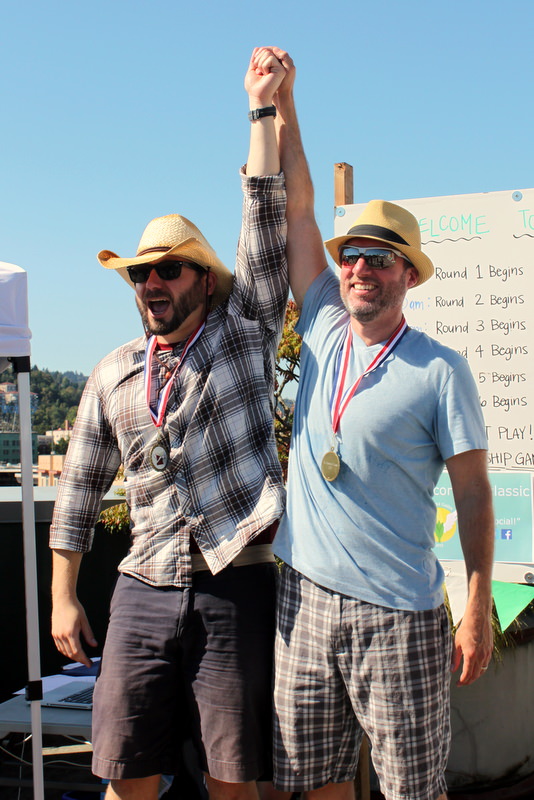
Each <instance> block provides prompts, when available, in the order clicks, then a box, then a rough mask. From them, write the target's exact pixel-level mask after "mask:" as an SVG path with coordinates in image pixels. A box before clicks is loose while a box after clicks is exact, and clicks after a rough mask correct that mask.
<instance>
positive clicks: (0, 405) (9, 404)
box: [0, 383, 39, 414]
mask: <svg viewBox="0 0 534 800" xmlns="http://www.w3.org/2000/svg"><path fill="white" fill-rule="evenodd" d="M38 403H39V398H38V396H37V395H36V394H35V392H30V407H31V410H32V411H35V409H36V408H37V406H38ZM18 413H19V392H18V387H17V384H16V383H0V414H18Z"/></svg>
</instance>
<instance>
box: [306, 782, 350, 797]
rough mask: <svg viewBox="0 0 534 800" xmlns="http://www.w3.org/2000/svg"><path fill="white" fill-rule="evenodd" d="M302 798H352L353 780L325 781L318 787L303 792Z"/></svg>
mask: <svg viewBox="0 0 534 800" xmlns="http://www.w3.org/2000/svg"><path fill="white" fill-rule="evenodd" d="M303 798H304V800H354V798H355V794H354V781H345V782H344V783H327V784H326V786H321V788H320V789H311V790H310V791H309V792H304V794H303Z"/></svg>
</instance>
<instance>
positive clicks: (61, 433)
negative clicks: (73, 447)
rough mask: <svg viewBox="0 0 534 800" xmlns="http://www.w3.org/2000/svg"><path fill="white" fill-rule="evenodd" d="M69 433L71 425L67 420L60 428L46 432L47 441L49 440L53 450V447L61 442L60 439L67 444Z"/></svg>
mask: <svg viewBox="0 0 534 800" xmlns="http://www.w3.org/2000/svg"><path fill="white" fill-rule="evenodd" d="M71 433H72V425H71V424H70V422H69V421H68V420H65V422H64V425H63V427H62V428H57V430H55V431H47V432H46V435H47V437H48V439H49V440H51V442H52V449H53V448H54V445H55V444H57V443H58V442H59V441H61V439H66V440H67V442H68V441H69V439H70V437H71Z"/></svg>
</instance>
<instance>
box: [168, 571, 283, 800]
mask: <svg viewBox="0 0 534 800" xmlns="http://www.w3.org/2000/svg"><path fill="white" fill-rule="evenodd" d="M276 569H277V568H276V565H275V564H274V563H266V564H255V565H250V566H243V567H227V568H226V569H224V570H222V571H221V572H219V573H218V574H217V575H211V573H209V572H207V571H201V572H197V573H195V574H194V577H193V594H194V601H193V602H194V608H193V611H194V613H192V614H191V615H190V618H189V621H188V624H187V628H186V630H185V631H184V634H183V637H182V643H183V651H184V672H185V675H186V677H187V678H188V683H189V685H190V687H191V697H190V701H191V706H192V708H191V717H192V736H193V741H194V742H195V744H196V746H197V749H198V752H199V756H200V760H201V768H202V769H203V771H204V772H205V773H206V774H209V775H210V778H209V783H208V785H209V787H210V797H214V798H219V797H221V798H225V800H226V798H231V797H234V796H235V797H238V798H241V797H243V798H247V799H248V798H249V797H250V798H253V800H259V793H258V789H257V787H256V783H255V781H256V779H257V778H260V777H261V776H265V777H270V772H271V740H272V736H271V732H272V698H271V683H272V658H273V656H272V650H273V639H274V602H275V581H276Z"/></svg>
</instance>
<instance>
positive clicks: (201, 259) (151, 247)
mask: <svg viewBox="0 0 534 800" xmlns="http://www.w3.org/2000/svg"><path fill="white" fill-rule="evenodd" d="M169 256H175V257H176V258H177V259H179V258H180V257H182V258H185V259H187V260H188V261H194V262H195V263H196V264H199V265H200V266H201V267H209V268H210V270H211V271H212V272H214V273H215V275H216V276H217V285H216V287H215V291H214V293H213V299H212V308H214V307H215V306H217V305H219V304H220V303H222V302H223V301H224V300H226V298H227V297H228V295H229V294H230V292H231V291H232V283H233V280H234V277H233V275H232V273H231V272H230V270H229V269H228V268H227V267H225V266H224V264H223V263H222V261H221V260H220V259H219V258H218V257H217V254H216V252H215V250H214V249H213V247H212V246H211V245H210V244H209V242H208V241H207V239H205V238H204V236H203V235H202V234H201V232H200V231H199V229H198V228H197V226H196V225H193V223H192V222H190V220H188V219H186V217H182V216H180V215H179V214H168V215H167V216H166V217H156V219H153V220H152V221H151V222H149V223H148V225H147V226H146V228H145V230H144V232H143V235H142V236H141V241H140V242H139V247H138V248H137V253H136V255H135V256H134V257H132V258H120V257H119V256H118V255H117V254H116V253H113V252H112V251H111V250H101V251H100V253H99V254H98V256H97V258H98V260H99V261H100V263H101V264H102V266H103V267H105V268H106V269H116V270H117V272H118V273H119V275H120V276H121V278H124V280H125V281H126V282H127V283H128V284H129V285H130V286H132V287H133V285H134V284H133V283H132V282H131V280H130V278H129V275H128V272H127V271H126V267H132V266H134V265H135V264H147V263H150V264H157V263H158V262H159V261H163V260H164V259H166V258H169Z"/></svg>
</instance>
